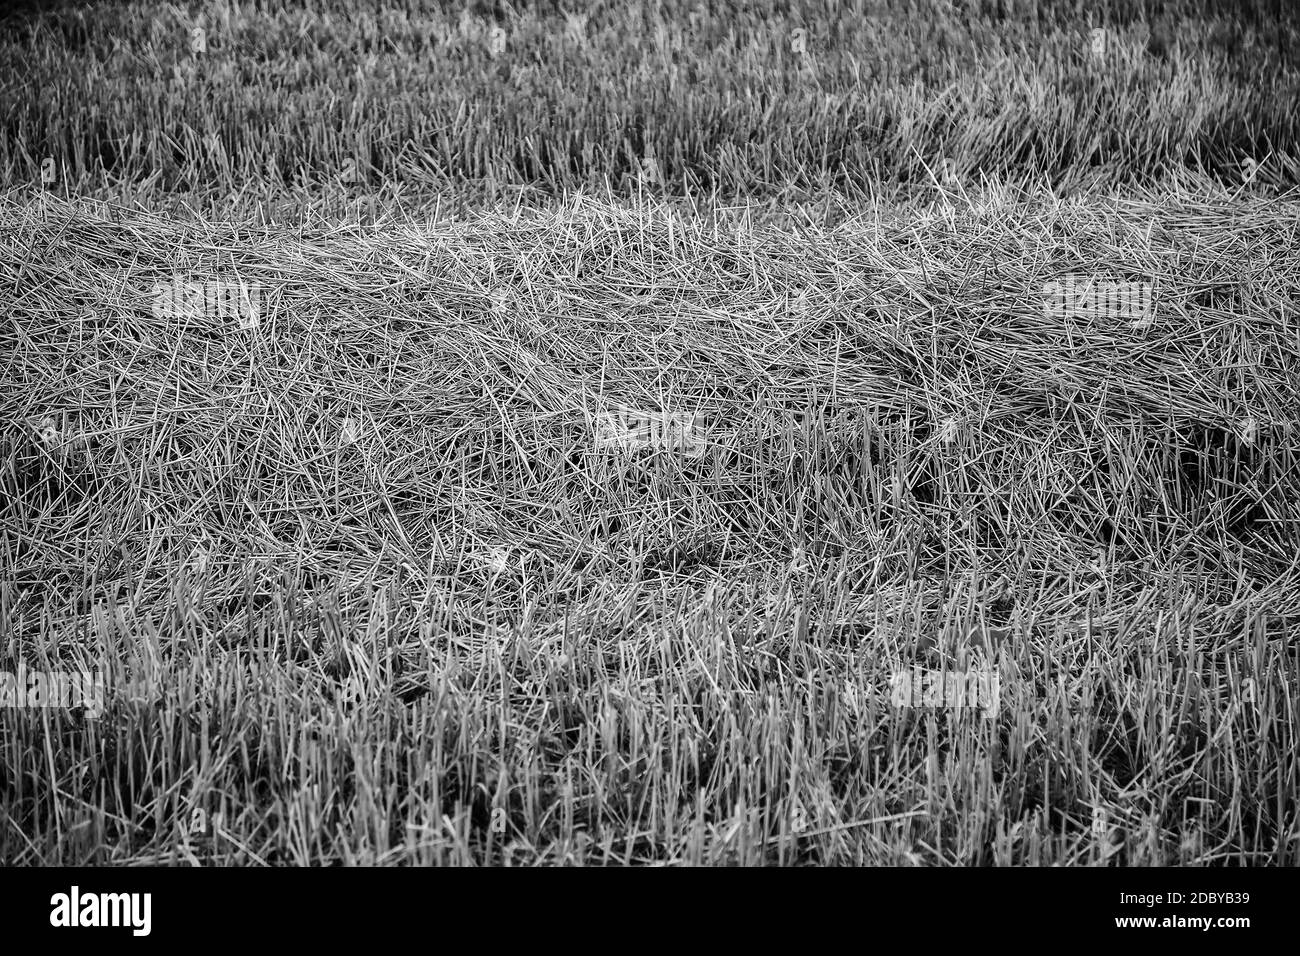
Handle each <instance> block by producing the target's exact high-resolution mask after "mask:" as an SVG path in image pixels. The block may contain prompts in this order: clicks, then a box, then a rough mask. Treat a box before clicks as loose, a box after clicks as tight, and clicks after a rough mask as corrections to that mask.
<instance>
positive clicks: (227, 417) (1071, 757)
mask: <svg viewBox="0 0 1300 956" xmlns="http://www.w3.org/2000/svg"><path fill="white" fill-rule="evenodd" d="M1205 197H1206V193H1205V192H1204V191H1202V192H1201V193H1200V195H1199V197H1198V195H1197V194H1196V193H1194V192H1191V191H1188V190H1185V189H1182V188H1179V187H1177V186H1174V187H1171V188H1169V189H1167V190H1163V191H1160V192H1154V191H1153V192H1152V193H1150V194H1147V195H1144V196H1141V197H1139V198H1137V199H1130V200H1127V201H1123V202H1120V201H1107V200H1093V201H1091V202H1089V203H1082V202H1065V201H1062V200H1059V199H1058V198H1056V197H1054V196H1053V195H1051V194H1049V193H1044V192H1020V191H1017V190H1014V189H1011V188H1009V187H996V186H991V185H990V186H988V187H987V188H986V189H985V190H984V191H983V192H982V193H980V194H979V195H976V196H957V195H953V196H948V197H944V198H943V199H942V201H939V202H936V203H932V204H930V205H927V206H920V205H918V206H915V207H891V208H877V209H869V210H868V211H867V212H865V213H863V212H861V211H860V210H859V211H858V212H856V213H852V212H849V211H845V210H841V211H840V213H841V214H839V215H837V216H834V217H830V218H831V219H832V220H833V221H834V222H835V225H833V226H825V225H819V224H818V223H817V221H816V220H814V219H812V218H807V219H800V217H799V215H798V212H797V210H790V209H787V210H786V211H785V215H784V217H783V218H780V219H778V218H763V217H761V216H758V215H755V214H754V213H753V211H752V210H747V209H743V208H737V209H727V208H712V207H708V208H706V207H695V208H689V207H686V206H683V205H680V204H678V205H666V204H661V203H657V202H652V201H645V202H643V203H640V204H635V203H634V204H627V203H615V202H611V201H608V200H607V199H606V200H597V199H594V198H591V197H583V196H575V197H572V198H570V199H567V200H565V201H563V202H557V203H553V204H549V205H544V206H541V207H534V208H516V209H510V210H506V211H500V212H496V213H485V214H482V215H477V216H472V217H464V218H448V217H439V218H430V219H427V220H426V221H423V222H419V221H412V220H409V219H408V220H406V221H387V222H384V223H382V224H380V225H378V226H370V227H365V228H362V227H357V226H343V225H333V226H331V225H329V224H328V223H327V222H321V221H313V222H310V223H308V224H305V225H302V226H300V227H298V228H296V229H290V228H288V227H286V226H284V225H279V226H253V225H250V224H248V223H243V224H238V223H236V224H231V223H228V222H226V223H223V222H204V221H202V220H198V219H189V220H186V219H170V218H164V217H160V216H155V215H152V214H149V213H147V212H145V211H142V210H140V209H135V208H127V207H121V206H112V205H106V204H100V205H96V204H75V205H73V204H67V203H65V202H63V201H61V200H57V199H53V198H50V197H45V198H44V199H42V200H40V201H31V200H30V198H29V197H27V196H26V195H23V196H18V195H11V196H8V197H6V198H5V199H4V200H3V201H0V224H2V225H3V228H2V229H0V244H2V246H0V289H6V290H11V291H10V292H9V293H8V296H9V298H8V301H6V302H4V311H5V315H6V316H7V319H6V323H5V325H4V326H3V327H2V328H3V331H2V332H0V354H3V355H4V356H5V360H4V363H5V364H4V366H3V369H4V371H3V376H2V378H0V413H2V414H0V421H3V422H4V431H3V436H2V438H0V441H2V442H3V444H2V445H0V464H2V465H3V469H4V470H3V475H2V476H0V554H2V555H3V564H4V566H5V567H7V568H8V569H10V570H9V572H7V573H6V574H5V576H4V580H3V583H2V584H0V624H3V626H4V627H3V630H4V633H5V634H6V635H7V637H6V641H7V646H6V647H5V652H6V653H7V654H9V655H11V656H14V657H22V658H23V659H25V660H28V661H30V662H31V666H32V667H38V666H39V667H43V668H44V669H45V670H50V671H53V670H59V669H69V670H76V669H83V670H86V671H91V670H95V669H98V668H102V669H103V670H105V671H108V672H109V673H110V674H111V675H112V679H111V680H110V682H109V683H110V688H109V698H110V700H109V705H108V708H107V711H106V713H105V715H104V716H103V717H102V718H100V722H99V723H98V724H95V725H87V724H84V723H81V722H79V718H77V717H76V715H72V716H70V717H69V716H62V717H61V716H59V715H58V714H54V715H52V716H51V715H50V714H49V713H48V712H46V713H45V714H41V715H37V716H36V717H31V718H25V717H24V716H23V715H22V714H21V713H17V712H15V713H13V714H9V715H5V716H3V717H0V719H3V720H6V721H10V722H11V723H13V724H14V726H15V727H16V729H17V732H15V733H13V734H11V735H9V736H8V737H7V738H6V743H5V745H4V757H3V759H4V760H5V762H6V763H7V764H8V766H9V769H10V771H11V772H10V774H9V776H8V777H7V779H8V780H9V781H12V782H10V783H8V784H7V785H6V789H4V790H3V791H2V792H0V800H2V801H3V803H4V806H5V807H6V810H7V812H8V813H9V815H10V817H11V819H17V820H18V821H19V829H20V830H21V832H23V833H27V834H29V835H30V839H29V840H24V841H20V840H18V839H17V837H16V836H15V835H14V833H13V832H8V831H6V832H5V833H2V834H0V852H2V853H3V854H4V855H5V856H6V857H7V858H10V859H15V860H21V861H26V862H33V861H36V860H47V861H48V860H55V859H61V860H65V861H66V860H70V859H72V857H71V856H69V855H68V854H73V855H76V854H81V853H84V854H85V856H84V858H87V859H95V860H98V861H101V862H102V861H107V860H109V859H117V860H127V859H130V860H134V861H145V860H168V859H180V858H182V857H183V855H184V854H185V853H191V852H200V850H201V852H202V853H205V854H208V855H210V856H212V857H214V858H217V859H222V860H226V861H234V860H239V861H243V862H258V861H262V862H308V861H311V862H320V861H322V860H326V859H331V860H332V859H340V860H349V861H398V860H402V861H423V860H442V861H452V860H460V861H465V860H470V859H477V860H483V859H491V860H505V859H528V860H551V861H561V860H566V859H568V860H579V859H580V860H587V861H615V860H623V861H634V860H642V861H649V860H656V861H722V860H747V861H755V860H759V859H781V860H787V861H788V860H795V859H805V860H807V859H812V860H822V861H840V862H844V861H858V862H906V861H908V860H915V861H929V862H939V861H942V862H993V861H997V862H1079V861H1084V860H1100V859H1111V858H1121V859H1124V860H1126V861H1127V862H1170V861H1175V860H1177V861H1182V862H1192V861H1198V860H1199V861H1202V862H1205V861H1210V860H1228V859H1232V860H1237V861H1253V862H1289V863H1295V862H1298V860H1297V857H1296V855H1295V854H1296V852H1297V850H1296V846H1297V844H1296V842H1295V837H1296V835H1297V823H1296V817H1295V806H1294V788H1292V787H1290V785H1289V784H1288V783H1287V781H1289V780H1291V779H1292V778H1293V773H1294V769H1295V766H1294V761H1295V753H1296V752H1297V750H1296V743H1297V740H1296V717H1295V714H1294V713H1293V709H1292V708H1290V706H1289V703H1288V702H1289V701H1290V700H1291V699H1292V698H1293V694H1292V693H1291V689H1292V688H1293V687H1294V684H1295V681H1296V679H1297V674H1296V671H1295V656H1294V653H1293V650H1294V644H1293V643H1291V642H1293V641H1294V640H1295V637H1296V633H1297V630H1296V626H1295V623H1294V622H1295V615H1296V613H1297V603H1298V602H1297V595H1300V588H1298V587H1297V581H1296V573H1295V560H1296V559H1295V555H1296V553H1297V551H1296V544H1297V534H1296V527H1297V525H1296V522H1297V520H1298V519H1300V494H1297V490H1298V489H1297V480H1296V474H1295V468H1294V465H1295V456H1296V430H1295V425H1296V407H1297V405H1296V397H1297V391H1298V386H1300V383H1298V382H1297V378H1296V372H1295V370H1296V368H1298V367H1300V363H1297V357H1298V356H1297V350H1298V349H1300V339H1298V338H1297V331H1296V322H1295V314H1296V313H1295V306H1296V299H1297V294H1296V289H1297V286H1296V279H1295V275H1296V273H1294V272H1293V271H1292V266H1293V265H1294V262H1293V259H1294V256H1293V255H1292V250H1293V249H1294V248H1295V243H1294V223H1295V222H1296V221H1297V206H1296V203H1295V201H1294V200H1293V199H1291V198H1283V199H1280V200H1278V199H1272V200H1267V201H1266V200H1263V199H1261V198H1259V197H1257V196H1255V197H1252V196H1250V195H1244V194H1243V195H1234V196H1228V195H1223V196H1221V197H1219V198H1205ZM1081 274H1086V275H1104V276H1107V277H1112V278H1114V279H1116V280H1117V281H1134V282H1147V283H1151V284H1152V285H1153V287H1154V288H1155V289H1156V296H1155V316H1154V322H1152V323H1150V324H1149V325H1144V326H1142V327H1135V326H1134V324H1133V322H1132V321H1130V320H1129V319H1128V318H1126V317H1122V316H1106V315H1100V316H1078V315H1070V314H1064V315H1062V314H1055V313H1054V312H1052V311H1051V310H1044V308H1043V303H1042V296H1043V289H1044V287H1045V284H1046V283H1048V282H1050V281H1052V280H1054V279H1059V278H1060V277H1062V276H1065V275H1081ZM177 275H179V276H182V277H188V281H194V282H202V281H208V280H221V281H231V282H239V283H246V284H253V285H255V286H256V287H257V288H258V289H259V290H260V299H259V301H260V307H261V314H260V316H259V321H258V322H257V323H256V325H255V326H253V327H248V328H244V327H240V326H239V325H237V324H235V323H233V322H230V321H227V322H221V321H218V318H219V317H213V316H210V315H209V316H204V315H203V314H200V313H196V314H194V315H182V316H175V315H172V314H170V313H168V314H161V315H160V314H155V311H154V310H153V309H152V308H151V302H152V299H151V295H150V290H152V289H153V287H154V286H155V285H156V284H158V283H165V282H169V281H172V280H173V277H175V276H177ZM609 408H630V409H640V410H645V411H646V412H647V413H654V414H664V415H671V414H674V413H683V414H688V415H694V416H698V417H697V418H696V419H695V420H696V421H702V422H703V438H704V442H705V448H704V453H703V454H702V455H698V456H696V455H685V454H679V453H675V451H674V449H672V448H671V447H655V446H654V445H653V443H651V444H649V445H646V444H642V445H638V446H636V447H634V448H630V449H628V448H611V447H609V446H608V444H607V443H606V444H602V443H601V442H599V441H598V440H597V437H598V436H597V434H596V422H597V419H598V416H599V415H600V413H601V412H602V410H606V409H609ZM972 661H976V662H977V663H978V662H979V661H982V662H983V663H982V664H979V666H996V667H997V668H998V673H999V675H1000V687H1001V695H1002V696H1001V699H1000V702H999V704H1000V706H999V707H998V708H997V711H996V715H995V716H993V717H990V718H982V717H979V718H973V717H969V716H963V715H962V714H950V715H946V716H945V715H944V714H942V713H937V714H936V713H935V712H933V711H927V710H925V709H921V710H919V711H913V710H899V709H897V708H895V707H893V706H892V705H891V704H890V700H889V689H890V681H891V675H892V674H894V673H896V672H897V671H898V670H899V669H900V668H911V667H913V666H923V667H935V668H941V667H945V666H952V667H959V668H970V667H974V666H976V665H975V664H972ZM945 662H946V663H945ZM127 680H132V681H133V683H131V684H130V686H129V688H128V689H127V690H122V689H121V688H123V687H125V686H126V685H125V682H126V681H127ZM114 688H118V691H117V692H116V693H115V690H114ZM128 690H129V692H128ZM24 720H27V721H28V722H27V723H24V722H23V721H24ZM46 720H53V721H55V722H59V725H60V726H59V730H58V732H59V733H60V734H62V735H63V736H62V738H61V739H62V740H63V741H64V744H63V746H62V747H61V748H60V749H58V750H56V751H55V752H54V754H53V756H52V757H50V758H48V759H49V760H52V761H53V763H52V764H50V763H49V762H48V760H47V754H46V752H45V750H44V749H43V748H42V747H41V746H39V745H38V741H37V737H38V736H39V734H40V733H41V730H40V726H41V724H40V722H41V721H46ZM145 741H153V742H152V743H149V744H146V743H145ZM105 767H117V768H119V772H118V774H117V775H116V776H109V777H105V776H104V768H105ZM87 769H89V770H91V771H93V772H92V773H90V774H89V775H88V776H86V775H84V774H83V773H82V771H85V770H87ZM87 780H89V781H103V780H107V783H103V784H102V786H104V787H107V790H106V791H102V792H100V791H97V794H98V795H97V796H94V798H93V799H92V794H91V793H90V792H89V791H87V790H84V787H86V786H89V785H90V784H88V783H85V782H84V781H87ZM18 781H22V782H18ZM95 786H97V787H98V786H101V784H100V783H96V784H95ZM196 805H201V806H203V807H205V808H206V810H207V811H208V812H217V811H221V812H223V813H224V817H223V819H224V820H225V821H226V824H225V825H226V826H227V827H228V828H229V829H230V832H231V834H232V835H233V839H230V840H227V841H225V842H222V841H220V840H217V841H215V842H213V843H210V844H205V845H204V846H203V847H202V848H200V850H195V849H194V848H193V847H192V846H188V845H187V846H186V848H185V849H184V850H183V851H182V849H180V848H179V847H180V844H179V843H178V840H177V830H176V827H177V826H179V825H180V824H179V823H177V822H176V821H184V820H187V819H189V817H190V815H191V812H192V809H193V807H194V806H196ZM1098 807H1104V808H1105V813H1104V815H1103V817H1102V818H1103V819H1104V820H1109V821H1111V823H1110V824H1107V825H1106V826H1103V827H1102V828H1100V829H1098V828H1097V827H1096V826H1094V821H1095V820H1096V819H1097V817H1096V814H1095V812H1094V811H1095V810H1096V809H1097V808H1098ZM56 810H57V812H56ZM494 810H503V811H504V821H505V824H504V825H503V826H502V827H501V828H498V827H496V826H494V821H497V822H501V820H502V816H501V815H499V814H498V815H495V816H494V814H493V811H494ZM795 819H797V820H799V821H800V823H801V825H800V826H797V827H796V826H794V824H793V823H792V820H795ZM158 820H162V821H163V823H162V824H161V825H160V824H158V823H157V821H158ZM82 823H84V824H86V825H85V826H84V827H82V828H81V829H77V830H75V834H74V832H73V830H74V829H75V827H76V826H78V825H80V824H82ZM1120 831H1122V832H1123V833H1124V834H1125V835H1126V839H1125V841H1123V843H1120V842H1119V841H1118V839H1117V838H1116V837H1115V833H1116V832H1120ZM1121 847H1122V848H1121ZM1117 855H1118V856H1117ZM82 858H83V857H81V856H77V859H82Z"/></svg>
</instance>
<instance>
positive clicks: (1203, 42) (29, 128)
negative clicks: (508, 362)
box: [0, 0, 1300, 200]
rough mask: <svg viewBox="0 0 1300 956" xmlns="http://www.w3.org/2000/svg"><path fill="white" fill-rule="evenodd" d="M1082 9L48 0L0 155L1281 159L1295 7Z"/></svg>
mask: <svg viewBox="0 0 1300 956" xmlns="http://www.w3.org/2000/svg"><path fill="white" fill-rule="evenodd" d="M1088 6H1089V9H1088V10H1087V11H1081V9H1080V8H1079V6H1078V5H1077V4H1071V3H1036V4H1005V3H1003V4H991V3H985V4H955V5H954V4H948V3H944V2H939V0H934V2H929V0H924V2H916V3H890V4H885V3H862V2H857V3H840V2H824V3H822V2H801V3H798V4H788V3H781V2H760V3H754V4H743V5H739V4H721V3H716V4H707V5H706V4H686V3H676V2H664V3H632V4H625V3H597V4H593V5H591V6H590V7H589V8H583V9H584V11H585V12H586V13H587V14H588V17H587V19H586V20H585V21H583V22H581V24H580V25H578V26H576V27H575V28H574V29H570V26H569V21H568V19H566V13H567V14H573V13H575V12H576V11H575V9H569V10H567V11H566V10H562V9H561V8H559V7H558V6H556V5H553V4H548V3H538V4H528V3H521V4H517V5H504V4H502V5H497V6H494V5H488V4H476V5H470V7H468V8H464V7H462V6H461V5H460V4H432V3H428V4H426V3H411V4H393V5H385V6H384V7H381V8H376V7H371V6H369V5H364V4H354V3H351V2H346V3H342V2H317V3H305V4H302V5H296V4H295V5H283V4H266V5H254V4H236V3H211V4H204V5H189V6H174V5H167V6H161V5H156V4H151V3H115V4H98V5H95V6H93V7H72V6H68V7H66V8H62V9H58V10H54V11H50V12H46V13H44V14H42V15H40V16H35V15H25V16H19V15H12V16H10V17H9V18H7V19H6V20H5V21H4V22H3V27H2V28H0V75H3V76H5V77H6V81H5V87H4V92H3V97H4V100H5V102H6V105H7V107H8V108H7V109H6V111H5V113H4V116H3V120H2V121H0V122H2V123H3V131H4V135H3V137H0V176H3V181H4V182H6V183H8V184H10V185H17V184H22V183H34V182H35V183H39V182H40V174H41V173H40V170H41V164H42V162H43V161H44V160H46V159H47V158H48V159H51V160H53V161H54V163H55V167H54V168H55V169H56V170H57V174H56V179H55V181H54V183H52V184H50V185H51V186H52V187H53V188H55V189H57V190H69V191H71V192H73V193H78V194H81V193H85V192H87V191H93V190H101V191H102V190H109V191H112V192H114V194H117V195H122V196H126V197H133V196H137V195H140V194H156V193H158V192H177V191H181V192H187V193H192V194H196V195H202V196H205V197H210V196H211V195H213V194H215V195H219V196H221V197H224V198H229V197H231V196H237V197H242V198H252V197H256V198H258V199H262V200H266V199H268V198H274V197H276V196H277V195H280V194H282V193H283V192H284V191H285V190H286V189H304V190H318V189H319V188H320V187H321V186H322V185H326V184H337V183H339V182H340V180H341V179H342V178H345V177H346V178H348V179H349V180H350V181H351V182H352V186H351V187H350V188H351V189H352V190H353V191H354V192H357V193H362V194H367V193H370V192H374V191H375V190H380V189H386V190H398V191H401V192H403V193H404V194H405V195H407V196H412V195H418V194H428V193H433V192H442V193H449V194H453V195H455V196H456V197H457V198H458V199H460V200H464V199H465V198H466V197H467V195H469V194H470V193H471V192H482V193H485V194H486V195H488V196H489V197H492V196H494V195H496V194H499V193H501V192H502V191H503V190H510V189H528V190H532V191H537V192H542V193H546V194H550V195H554V196H559V195H562V194H563V193H564V192H565V191H566V190H568V191H571V190H574V189H588V190H591V189H595V188H612V189H614V190H616V191H619V192H624V193H626V192H627V191H629V190H630V189H631V188H632V186H633V184H634V182H635V181H636V180H637V179H638V178H639V177H640V178H644V179H646V180H647V181H648V182H649V183H650V185H651V186H652V187H653V188H654V189H656V190H658V191H666V192H668V193H671V194H677V195H682V194H687V193H718V194H721V195H724V196H734V195H745V196H749V197H760V196H765V195H771V194H773V193H780V192H783V191H785V190H789V189H791V188H795V189H799V190H812V191H818V192H824V191H827V190H833V191H838V192H841V193H845V194H853V195H857V194H864V193H865V194H869V195H879V194H890V193H893V192H913V191H915V190H916V189H917V188H922V189H924V188H928V187H929V185H930V184H931V183H932V179H933V175H932V171H933V170H935V169H937V168H938V167H939V165H940V164H941V162H942V160H944V159H945V158H947V159H949V160H951V161H952V163H953V164H954V168H955V169H956V170H957V172H958V173H959V174H962V175H965V174H973V173H974V172H975V171H980V172H983V173H985V174H988V175H993V176H998V177H1005V178H1016V179H1020V178H1025V177H1029V178H1037V179H1041V180H1043V181H1046V182H1049V183H1051V184H1052V185H1053V186H1054V187H1056V188H1057V189H1062V190H1065V189H1079V188H1085V187H1087V186H1089V185H1090V184H1091V185H1096V184H1101V185H1108V184H1116V183H1120V184H1137V183H1150V182H1152V181H1155V180H1157V179H1159V178H1161V177H1162V176H1163V175H1164V174H1166V173H1168V172H1169V171H1170V170H1176V169H1181V168H1184V167H1192V168H1195V169H1197V170H1199V171H1201V172H1203V173H1204V174H1206V175H1209V176H1211V177H1213V178H1216V179H1218V180H1219V181H1221V182H1232V183H1236V182H1239V181H1240V178H1241V169H1240V167H1241V163H1242V161H1243V160H1245V159H1246V158H1253V159H1255V160H1257V161H1259V162H1260V163H1262V164H1263V165H1262V168H1261V170H1260V172H1259V174H1258V177H1257V181H1258V183H1259V184H1261V185H1270V186H1280V187H1288V186H1292V185H1294V184H1296V183H1297V182H1298V181H1300V176H1298V175H1297V174H1298V173H1300V165H1298V163H1300V150H1298V149H1297V130H1298V129H1300V127H1298V126H1297V123H1298V122H1300V119H1298V117H1300V109H1298V108H1297V106H1298V105H1300V95H1298V94H1300V85H1298V83H1297V72H1296V58H1295V51H1296V50H1297V49H1300V43H1297V38H1298V37H1300V28H1298V24H1300V20H1298V19H1297V17H1296V13H1295V10H1294V9H1293V8H1292V7H1291V6H1290V5H1286V4H1283V5H1281V6H1280V7H1279V6H1277V5H1275V4H1269V3H1264V2H1258V3H1253V4H1246V5H1237V6H1235V7H1229V6H1225V5H1224V4H1212V3H1181V4H1164V5H1156V4H1138V3H1109V4H1104V5H1096V7H1095V9H1094V5H1088ZM1160 11H1163V12H1160ZM200 25H201V26H202V28H203V30H204V31H205V45H206V51H205V52H202V53H195V52H192V49H191V41H192V35H191V31H192V30H193V29H194V28H195V27H196V26H200ZM1093 27H1104V28H1106V29H1107V30H1108V31H1109V33H1110V37H1111V43H1112V46H1111V49H1110V51H1109V52H1108V53H1107V55H1106V57H1105V58H1104V59H1102V60H1097V59H1096V58H1094V57H1093V56H1092V54H1091V52H1090V47H1089V43H1090V40H1089V30H1090V29H1091V28H1093ZM494 29H500V30H502V31H503V32H502V35H501V36H502V40H501V43H502V47H501V49H500V50H499V52H498V53H496V54H495V55H494V52H493V50H492V49H491V43H492V30H494ZM797 30H801V31H803V32H804V34H805V36H804V38H803V40H804V45H805V48H806V53H805V54H800V53H797V52H795V31H797ZM649 160H653V165H651V164H649V162H648V161H649Z"/></svg>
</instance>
